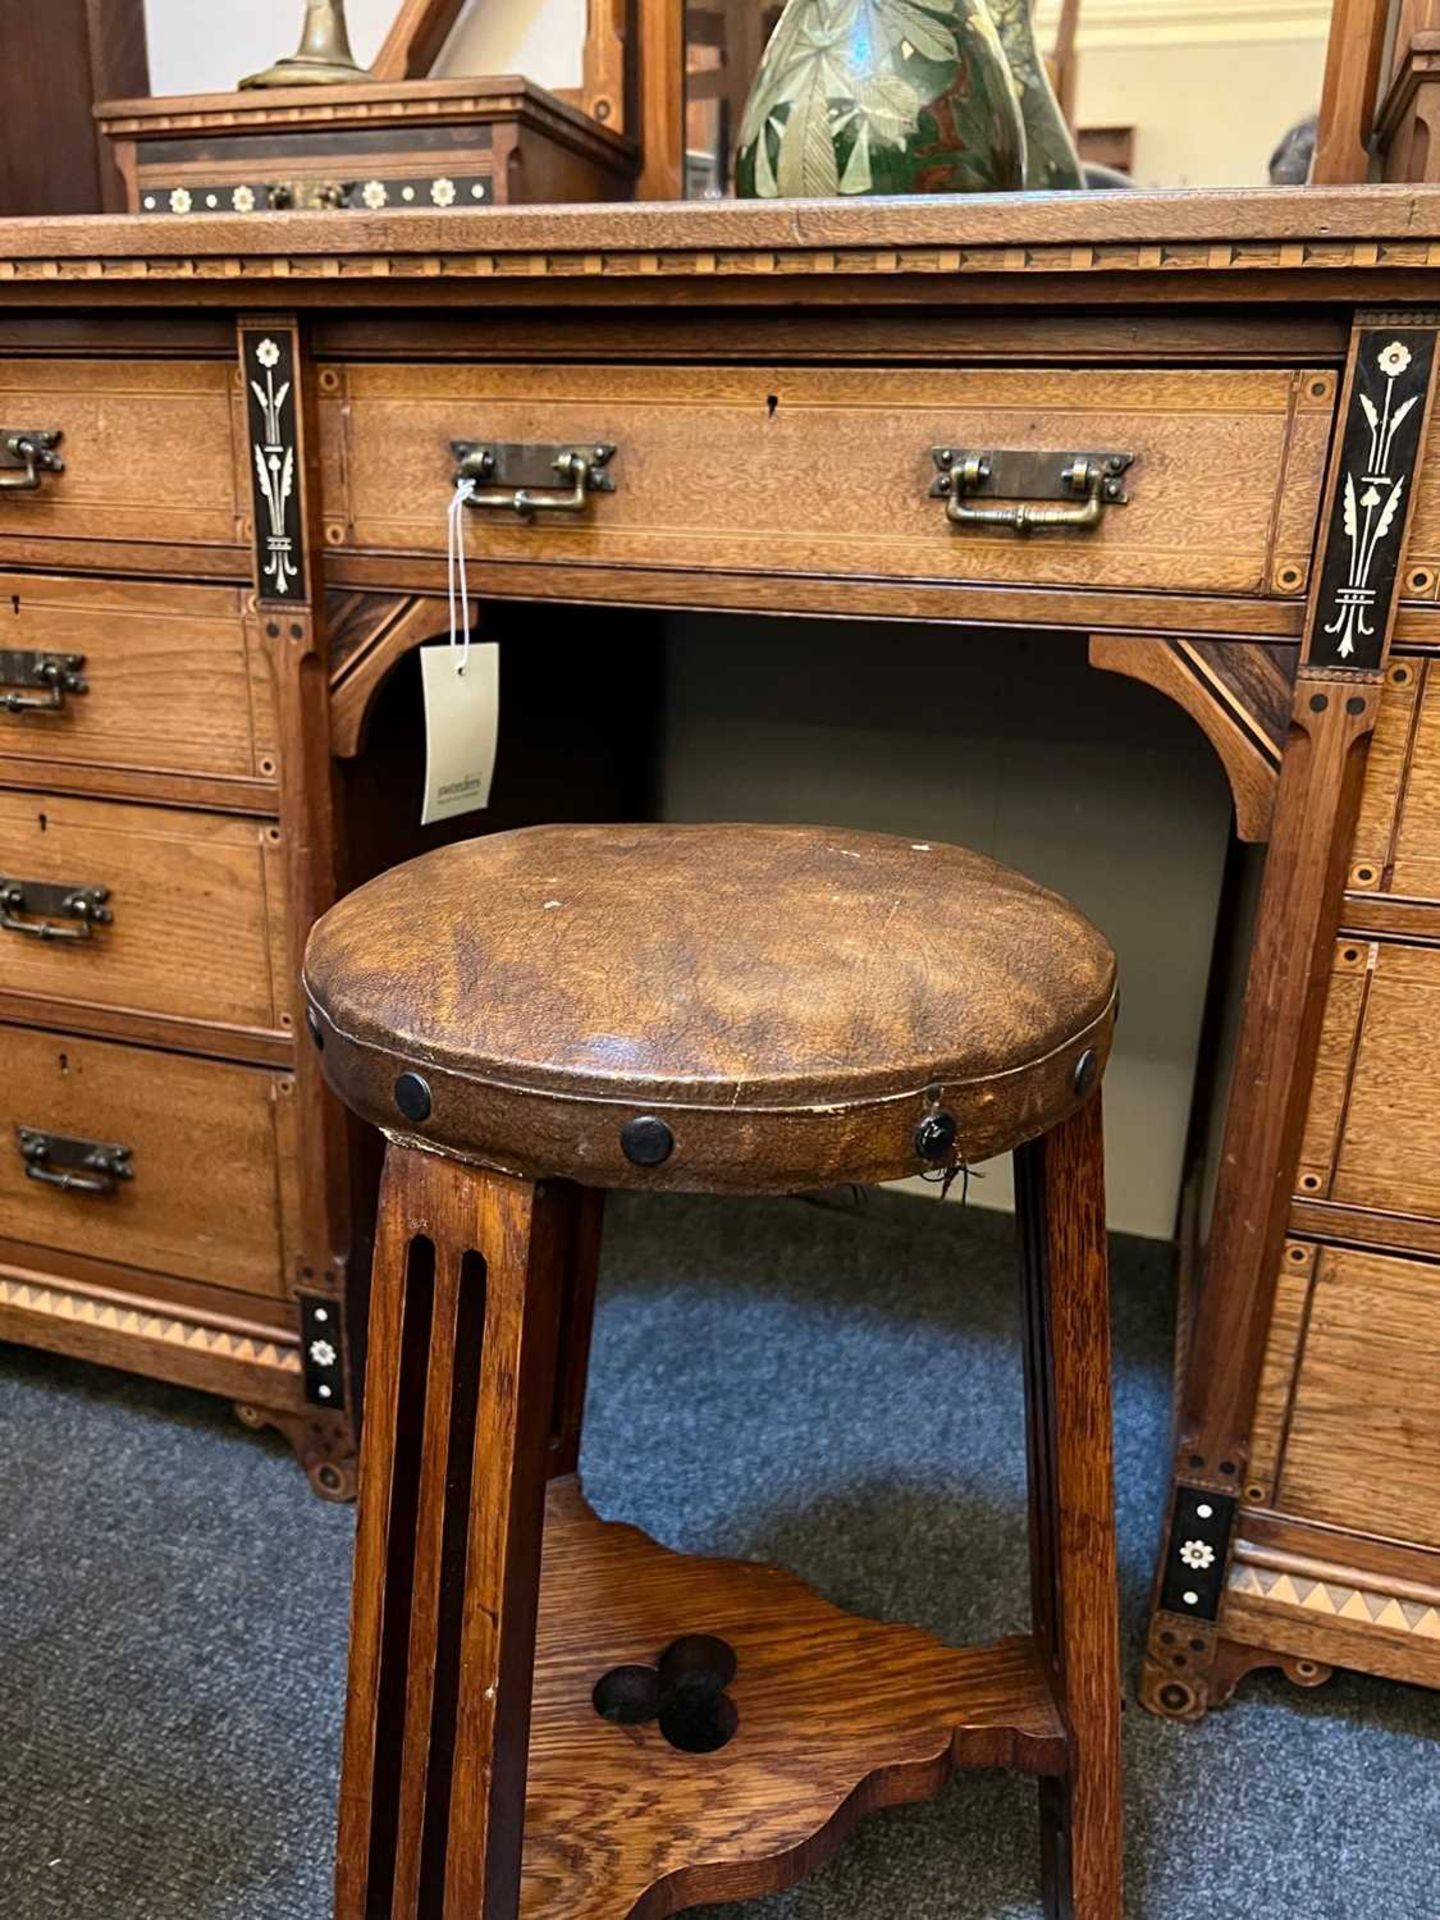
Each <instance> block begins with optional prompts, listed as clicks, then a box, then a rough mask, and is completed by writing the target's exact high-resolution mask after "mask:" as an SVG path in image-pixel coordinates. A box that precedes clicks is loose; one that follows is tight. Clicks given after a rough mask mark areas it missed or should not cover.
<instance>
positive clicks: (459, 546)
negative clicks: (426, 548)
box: [445, 480, 475, 674]
mask: <svg viewBox="0 0 1440 1920" xmlns="http://www.w3.org/2000/svg"><path fill="white" fill-rule="evenodd" d="M474 491H475V482H474V481H473V480H457V481H456V482H455V492H454V495H453V497H452V499H451V501H450V507H449V522H450V524H449V527H448V528H447V530H446V531H447V539H446V543H445V587H446V592H447V594H448V596H449V601H450V654H451V658H452V660H453V659H454V657H455V655H456V654H458V655H459V656H460V657H459V659H458V660H456V661H455V671H456V673H459V674H463V673H464V671H465V669H466V667H468V666H469V664H470V583H469V581H468V580H467V579H466V577H465V507H466V504H467V502H468V501H469V499H470V496H471V494H472V493H474ZM462 628H463V636H462Z"/></svg>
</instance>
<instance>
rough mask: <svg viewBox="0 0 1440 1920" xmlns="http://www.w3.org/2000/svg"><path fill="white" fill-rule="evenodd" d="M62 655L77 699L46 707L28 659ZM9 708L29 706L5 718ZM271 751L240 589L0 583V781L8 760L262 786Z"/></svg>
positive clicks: (258, 655) (266, 701)
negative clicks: (77, 666)
mask: <svg viewBox="0 0 1440 1920" xmlns="http://www.w3.org/2000/svg"><path fill="white" fill-rule="evenodd" d="M4 516H5V509H4V507H3V505H0V529H3V527H4V525H5V517H4ZM65 654H79V655H81V656H82V657H83V659H84V663H85V664H84V667H83V669H81V672H80V679H81V680H82V682H83V686H84V691H83V692H74V691H69V692H66V691H63V690H62V694H61V697H60V699H59V701H58V703H57V704H55V705H47V704H45V701H46V698H47V696H46V694H45V692H44V690H43V689H42V688H37V686H36V685H35V684H33V675H34V672H35V669H36V665H37V656H42V657H49V656H54V655H65ZM10 695H18V696H19V698H20V699H21V700H23V701H25V702H26V703H27V704H25V705H23V706H20V707H19V708H18V710H16V711H13V712H12V711H10V710H8V709H7V708H6V707H5V706H4V704H3V702H4V700H5V699H6V697H7V696H10ZM275 742H276V725H275V688H274V680H273V676H272V674H271V672H270V669H269V663H268V662H267V660H266V658H265V656H264V653H263V650H262V649H261V646H260V643H259V640H258V637H257V629H256V623H255V622H254V621H253V620H252V621H247V620H246V618H245V614H244V605H243V596H242V594H241V591H240V589H239V588H236V587H188V586H169V585H165V584H162V583H161V582H159V581H112V580H86V579H83V578H78V577H66V578H57V577H53V576H49V577H47V576H46V575H43V574H40V575H30V574H17V573H10V574H6V573H0V777H3V774H4V768H5V761H6V759H7V758H18V759H26V760H35V759H40V760H54V761H62V762H64V764H65V765H67V766H79V765H87V766H107V767H125V768H133V769H135V770H136V771H145V772H158V773H197V774H215V775H220V776H222V777H232V778H238V779H261V780H264V779H272V778H273V777H274V774H275V764H276V760H275V756H276V746H275Z"/></svg>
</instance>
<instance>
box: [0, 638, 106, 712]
mask: <svg viewBox="0 0 1440 1920" xmlns="http://www.w3.org/2000/svg"><path fill="white" fill-rule="evenodd" d="M84 664H85V656H84V654H83V653H27V652H25V651H24V650H23V649H22V648H16V647H10V648H5V647H0V688H4V689H6V691H4V692H0V708H3V710H4V711H5V712H6V713H60V712H62V711H63V709H64V706H65V696H66V694H67V693H88V692H89V691H90V684H89V682H88V681H87V680H86V679H85V678H84V677H83V676H82V674H81V672H80V669H81V668H82V667H83V666H84ZM14 687H40V688H42V689H43V692H41V693H40V694H39V695H36V694H33V693H14V692H11V691H9V689H11V688H14Z"/></svg>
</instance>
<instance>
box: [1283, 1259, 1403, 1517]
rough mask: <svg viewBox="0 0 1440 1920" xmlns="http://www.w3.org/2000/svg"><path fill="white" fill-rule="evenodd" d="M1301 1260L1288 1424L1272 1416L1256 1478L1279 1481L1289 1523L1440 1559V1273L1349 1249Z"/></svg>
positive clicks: (1295, 1286) (1291, 1335)
mask: <svg viewBox="0 0 1440 1920" xmlns="http://www.w3.org/2000/svg"><path fill="white" fill-rule="evenodd" d="M1291 1251H1293V1252H1294V1253H1295V1255H1296V1260H1295V1262H1294V1263H1293V1264H1292V1265H1291V1267H1290V1271H1289V1272H1287V1273H1286V1275H1285V1277H1284V1280H1283V1282H1282V1287H1281V1300H1282V1301H1283V1302H1285V1303H1286V1309H1287V1310H1286V1313H1285V1322H1286V1326H1287V1329H1289V1331H1288V1335H1287V1338H1288V1340H1291V1341H1293V1342H1294V1360H1293V1362H1292V1364H1291V1367H1290V1368H1289V1369H1288V1370H1287V1374H1288V1379H1289V1382H1290V1392H1289V1394H1288V1396H1286V1401H1287V1404H1286V1405H1285V1407H1284V1413H1285V1414H1287V1415H1288V1418H1283V1417H1282V1418H1280V1419H1276V1418H1275V1414H1277V1413H1279V1412H1280V1411H1281V1409H1280V1408H1279V1407H1278V1406H1277V1407H1275V1408H1274V1409H1273V1411H1270V1412H1269V1413H1267V1416H1266V1429H1265V1433H1264V1436H1263V1439H1262V1440H1261V1442H1260V1445H1261V1449H1262V1451H1261V1457H1260V1460H1259V1463H1258V1465H1257V1462H1256V1459H1255V1458H1254V1456H1252V1460H1251V1467H1250V1471H1251V1472H1252V1473H1255V1472H1259V1473H1260V1474H1261V1475H1262V1477H1264V1476H1265V1475H1266V1474H1267V1473H1269V1474H1273V1477H1274V1492H1273V1496H1272V1500H1271V1504H1272V1505H1274V1506H1277V1507H1280V1508H1282V1509H1283V1510H1284V1511H1285V1512H1286V1513H1289V1514H1294V1515H1296V1516H1298V1517H1300V1518H1302V1519H1309V1520H1315V1521H1318V1522H1320V1523H1321V1524H1322V1525H1324V1526H1327V1527H1350V1528H1353V1529H1354V1530H1355V1531H1356V1532H1357V1533H1363V1534H1367V1535H1371V1536H1374V1535H1376V1534H1379V1535H1381V1536H1383V1537H1387V1538H1390V1539H1394V1540H1405V1541H1413V1542H1415V1543H1416V1544H1417V1545H1420V1546H1427V1547H1440V1499H1437V1497H1436V1496H1437V1491H1440V1423H1437V1421H1436V1420H1435V1419H1434V1418H1433V1408H1434V1404H1435V1382H1436V1379H1437V1378H1440V1268H1436V1267H1435V1266H1434V1265H1433V1264H1431V1263H1430V1262H1428V1261H1420V1260H1404V1259H1397V1258H1393V1257H1391V1256H1390V1255H1388V1254H1380V1253H1368V1252H1361V1251H1360V1250H1359V1249H1354V1248H1349V1247H1329V1246H1324V1245H1320V1246H1310V1245H1307V1244H1306V1243H1304V1242H1292V1243H1291ZM1307 1296H1308V1298H1307ZM1272 1460H1273V1463H1274V1464H1273V1466H1272Z"/></svg>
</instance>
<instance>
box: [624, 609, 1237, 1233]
mask: <svg viewBox="0 0 1440 1920" xmlns="http://www.w3.org/2000/svg"><path fill="white" fill-rule="evenodd" d="M666 682H667V684H666V693H665V726H664V736H663V739H664V746H663V765H662V769H661V810H662V812H663V813H664V814H665V816H666V817H667V818H670V819H676V820H701V819H710V820H782V821H803V822H820V823H824V824H831V823H833V824H835V825H837V826H851V827H870V828H876V829H881V830H884V831H888V832H893V833H903V834H907V835H911V836H913V837H914V838H916V839H934V840H955V841H959V842H961V843H962V844H963V845H966V846H971V847H976V848H978V849H979V850H980V851H981V852H982V853H988V854H990V855H991V856H992V857H993V858H995V859H997V860H1003V861H1005V862H1007V863H1008V864H1009V865H1011V866H1015V867H1018V868H1020V869H1021V871H1022V872H1025V873H1028V874H1030V875H1032V876H1033V877H1034V878H1035V879H1037V880H1041V881H1043V882H1044V883H1045V884H1046V885H1047V886H1051V887H1054V888H1055V889H1056V890H1057V891H1058V892H1060V893H1063V894H1065V895H1067V896H1068V897H1069V898H1070V899H1072V900H1074V901H1075V902H1076V903H1077V904H1078V905H1079V906H1080V907H1081V908H1083V909H1084V911H1085V912H1086V913H1088V914H1089V915H1090V917H1091V919H1093V920H1094V921H1095V922H1096V924H1097V925H1098V926H1099V927H1100V928H1101V929H1102V930H1103V931H1104V933H1105V934H1106V935H1107V937H1108V938H1109V939H1110V941H1111V942H1112V944H1113V945H1114V947H1115V949H1116V952H1117V954H1118V956H1119V962H1120V997H1121V1017H1120V1024H1119V1030H1118V1032H1117V1035H1116V1043H1115V1052H1114V1056H1113V1058H1112V1061H1111V1065H1110V1070H1109V1075H1108V1077H1107V1080H1106V1103H1107V1118H1106V1144H1107V1149H1108V1154H1109V1167H1108V1182H1109V1209H1110V1224H1111V1226H1112V1227H1115V1228H1118V1229H1120V1230H1121V1231H1124V1232H1129V1233H1142V1234H1149V1235H1152V1236H1155V1237H1157V1238H1168V1237H1169V1235H1170V1234H1171V1232H1172V1231H1173V1229H1174V1224H1175V1211H1176V1205H1177V1201H1178V1197H1179V1188H1180V1179H1181V1172H1182V1159H1183V1153H1184V1145H1185V1134H1186V1128H1187V1124H1188V1120H1189V1113H1190V1097H1191V1090H1192V1087H1193V1084H1194V1078H1195V1069H1196V1058H1197V1049H1198V1045H1199V1039H1200V1023H1201V1016H1202V1013H1203V1009H1204V1001H1205V988H1206V981H1207V978H1208V974H1209V965H1210V955H1211V948H1212V944H1213V940H1214V932H1215V918H1216V912H1217V909H1218V904H1219V896H1220V883H1221V877H1222V871H1223V867H1224V861H1225V852H1226V847H1227V844H1228V838H1229V822H1230V794H1229V789H1228V787H1227V785H1226V783H1225V778H1224V775H1223V773H1222V772H1221V770H1220V766H1219V763H1218V762H1217V761H1216V760H1215V758H1214V756H1213V755H1212V753H1211V751H1210V748H1209V747H1208V745H1207V744H1206V742H1205V741H1204V739H1203V738H1202V737H1201V735H1200V734H1199V732H1198V731H1197V730H1196V729H1195V727H1194V726H1193V724H1192V723H1191V722H1190V720H1189V719H1188V718H1187V717H1186V716H1185V715H1184V714H1183V713H1181V711H1180V710H1179V709H1178V708H1177V707H1174V706H1172V705H1171V704H1170V703H1169V702H1168V701H1166V700H1164V699H1163V698H1162V697H1161V696H1160V695H1159V694H1157V693H1154V692H1153V691H1152V690H1151V689H1149V688H1148V687H1143V686H1139V685H1137V684H1136V683H1135V682H1133V681H1130V680H1121V679H1117V678H1115V677H1114V676H1113V675H1110V674H1101V673H1096V672H1095V671H1094V670H1093V669H1092V668H1091V667H1090V666H1089V665H1088V664H1087V661H1086V658H1085V643H1084V641H1083V640H1079V639H1073V638H1071V637H1069V636H1059V635H1022V634H1015V633H1010V634H1005V633H998V634H986V633H979V632H973V631H968V630H965V629H945V628H940V627H853V626H850V625H848V624H841V623H838V622H831V621H803V620H796V621H792V620H761V619H755V620H744V619H732V618H730V617H728V616H725V617H722V616H712V617H702V616H691V615H677V616H675V617H674V618H672V620H671V621H670V622H669V623H668V641H667V648H666ZM920 1190H921V1191H923V1192H935V1191H936V1189H935V1188H933V1187H929V1186H925V1187H922V1188H921V1189H920ZM952 1193H958V1185H957V1187H956V1188H955V1189H952ZM971 1200H972V1202H976V1203H978V1204H980V1205H983V1206H1000V1207H1008V1206H1009V1205H1010V1204H1011V1192H1010V1172H1009V1163H1008V1162H1002V1163H997V1164H992V1165H990V1166H988V1167H987V1168H985V1170H984V1177H983V1178H981V1179H977V1180H975V1181H972V1183H971Z"/></svg>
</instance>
